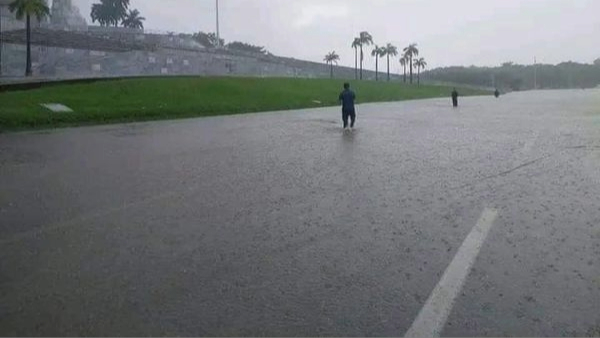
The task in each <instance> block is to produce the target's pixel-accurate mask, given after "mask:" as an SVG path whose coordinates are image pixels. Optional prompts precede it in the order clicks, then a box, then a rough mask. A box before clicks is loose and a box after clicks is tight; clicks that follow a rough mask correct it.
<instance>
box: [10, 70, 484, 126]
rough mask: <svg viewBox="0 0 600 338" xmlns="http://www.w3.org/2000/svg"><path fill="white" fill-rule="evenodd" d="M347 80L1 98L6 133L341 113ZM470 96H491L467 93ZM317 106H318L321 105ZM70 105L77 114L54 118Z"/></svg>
mask: <svg viewBox="0 0 600 338" xmlns="http://www.w3.org/2000/svg"><path fill="white" fill-rule="evenodd" d="M342 82H343V81H341V80H328V79H290V78H231V77H227V78H225V77H158V78H130V79H117V80H102V81H97V82H90V83H65V84H54V85H51V86H45V87H41V88H37V89H29V90H19V91H8V92H1V93H0V131H9V130H23V129H39V128H55V127H64V126H74V125H87V124H103V123H117V122H131V121H146V120H158V119H177V118H188V117H200V116H214V115H227V114H243V113H250V112H261V111H275V110H287V109H300V108H315V107H322V106H334V105H337V104H338V102H337V97H338V95H339V92H340V90H341V85H342ZM352 84H353V89H354V90H355V91H356V92H357V96H358V101H359V102H360V103H366V102H383V101H400V100H412V99H423V98H433V97H446V96H448V95H449V93H450V92H451V88H449V87H444V86H426V85H422V86H416V85H413V86H410V85H405V84H402V83H397V82H392V83H387V82H373V81H363V82H353V83H352ZM460 91H461V94H462V95H480V94H488V93H487V92H484V91H480V90H474V89H461V90H460ZM316 101H317V102H316ZM41 103H62V104H64V105H66V106H68V107H70V108H72V109H73V110H74V112H72V113H51V112H49V111H48V110H46V108H43V107H41V106H40V104H41Z"/></svg>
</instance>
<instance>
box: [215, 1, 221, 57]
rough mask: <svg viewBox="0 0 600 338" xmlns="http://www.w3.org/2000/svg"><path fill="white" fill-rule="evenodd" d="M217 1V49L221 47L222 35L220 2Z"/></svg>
mask: <svg viewBox="0 0 600 338" xmlns="http://www.w3.org/2000/svg"><path fill="white" fill-rule="evenodd" d="M215 1H216V7H217V47H221V34H220V32H219V0H215Z"/></svg>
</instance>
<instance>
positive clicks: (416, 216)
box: [0, 90, 600, 336]
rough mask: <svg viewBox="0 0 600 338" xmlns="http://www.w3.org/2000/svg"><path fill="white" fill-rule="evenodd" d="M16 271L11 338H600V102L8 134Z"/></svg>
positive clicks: (389, 108)
mask: <svg viewBox="0 0 600 338" xmlns="http://www.w3.org/2000/svg"><path fill="white" fill-rule="evenodd" d="M359 96H360V94H359ZM0 257H1V260H0V334H2V335H46V336H48V335H56V336H62V335H80V336H85V335H94V336H103V335H110V336H128V335H136V336H142V335H154V336H161V335H172V336H175V335H177V336H245V335H252V336H404V335H405V334H407V333H409V335H410V333H415V332H416V333H419V332H420V333H421V334H430V335H441V336H506V335H510V336H514V335H516V336H598V335H600V315H599V313H600V91H598V90H585V91H584V90H578V91H546V92H526V93H514V94H510V95H506V96H502V97H500V98H499V99H495V98H494V97H493V96H490V97H472V98H461V101H460V107H459V108H457V109H453V108H452V107H451V101H450V98H447V99H434V100H424V101H412V102H401V103H383V104H364V105H360V107H359V108H358V122H357V130H355V131H354V132H353V133H349V134H344V133H342V131H341V113H340V112H339V111H338V109H337V108H323V109H316V110H301V111H291V112H281V113H277V112H276V113H264V114H250V115H244V116H230V117H215V118H205V119H190V120H179V121H169V122H150V123H135V124H126V125H114V126H98V127H86V128H73V129H64V130H56V131H49V132H30V133H16V134H2V135H0ZM436 328H437V329H436ZM419 330H432V331H419Z"/></svg>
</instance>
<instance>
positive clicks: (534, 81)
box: [533, 56, 537, 90]
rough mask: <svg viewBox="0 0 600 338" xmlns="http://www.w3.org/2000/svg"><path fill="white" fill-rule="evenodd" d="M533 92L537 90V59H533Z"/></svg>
mask: <svg viewBox="0 0 600 338" xmlns="http://www.w3.org/2000/svg"><path fill="white" fill-rule="evenodd" d="M533 90H537V57H535V56H534V57H533Z"/></svg>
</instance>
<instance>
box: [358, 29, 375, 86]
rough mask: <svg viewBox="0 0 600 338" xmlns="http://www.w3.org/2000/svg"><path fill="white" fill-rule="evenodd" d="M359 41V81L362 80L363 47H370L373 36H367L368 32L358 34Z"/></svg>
mask: <svg viewBox="0 0 600 338" xmlns="http://www.w3.org/2000/svg"><path fill="white" fill-rule="evenodd" d="M358 39H359V40H360V79H361V80H362V78H363V61H364V59H365V54H364V53H363V47H364V46H370V45H372V44H373V36H372V35H371V34H369V32H360V35H359V37H358Z"/></svg>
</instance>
